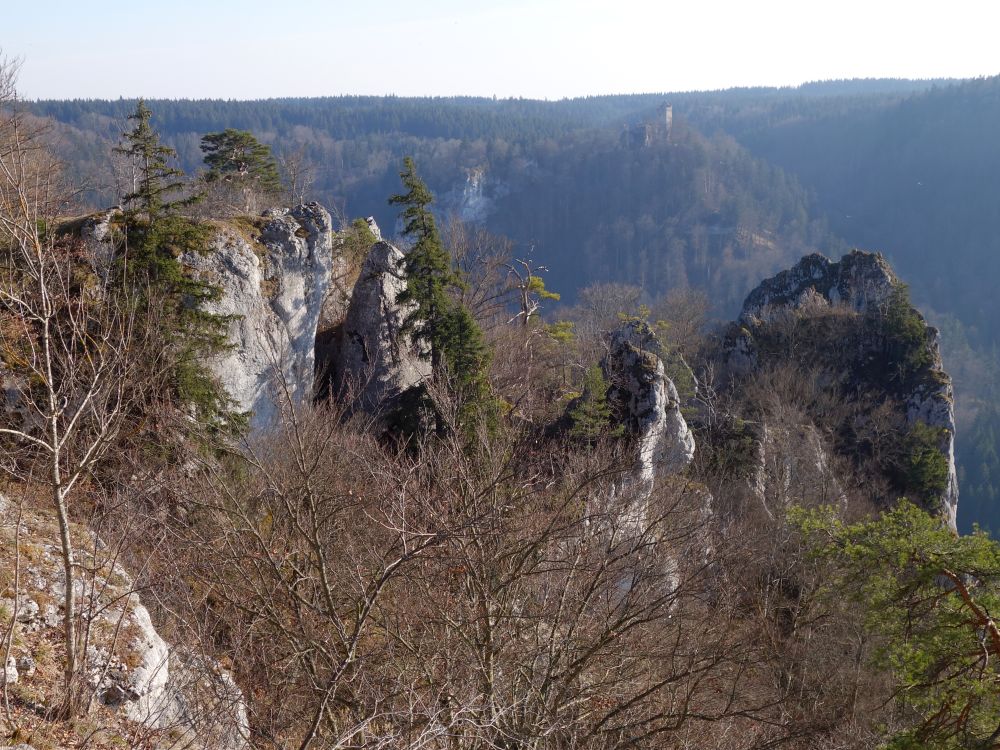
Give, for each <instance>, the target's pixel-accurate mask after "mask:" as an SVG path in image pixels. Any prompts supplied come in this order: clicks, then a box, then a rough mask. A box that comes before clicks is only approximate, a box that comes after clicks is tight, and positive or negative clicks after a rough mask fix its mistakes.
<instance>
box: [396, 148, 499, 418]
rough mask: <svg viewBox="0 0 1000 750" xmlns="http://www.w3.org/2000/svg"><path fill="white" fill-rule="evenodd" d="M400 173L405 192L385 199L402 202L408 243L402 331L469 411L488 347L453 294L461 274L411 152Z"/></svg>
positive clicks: (476, 405)
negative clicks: (424, 351) (406, 308)
mask: <svg viewBox="0 0 1000 750" xmlns="http://www.w3.org/2000/svg"><path fill="white" fill-rule="evenodd" d="M400 178H401V179H402V181H403V187H404V188H406V192H405V193H402V194H400V195H394V196H392V197H391V198H390V199H389V203H390V204H393V205H401V206H403V207H404V208H403V211H402V212H401V216H402V217H403V219H404V221H405V225H404V228H403V235H404V236H405V237H407V238H409V239H410V240H411V241H412V245H411V247H410V250H409V252H408V253H407V254H406V255H405V257H404V258H403V261H402V264H403V270H404V272H405V274H406V289H404V290H403V291H402V292H401V293H400V294H399V296H398V298H397V301H398V302H400V303H402V304H410V303H413V304H414V309H413V312H412V313H410V315H409V316H408V317H407V318H406V320H405V321H404V322H403V332H404V333H409V334H410V335H411V336H412V337H413V338H414V339H415V340H417V341H421V342H423V343H425V344H426V345H427V349H428V351H429V355H428V356H429V357H430V360H431V373H432V377H433V378H434V379H435V380H436V381H438V382H440V381H441V380H442V379H444V378H447V380H448V382H449V383H450V384H452V386H453V387H454V388H455V389H456V390H457V391H459V393H458V395H459V397H460V398H461V399H462V400H463V402H464V403H465V404H466V407H465V408H464V412H465V414H466V415H469V414H471V413H472V412H475V411H480V410H481V407H483V406H484V405H485V403H486V402H487V401H489V385H488V383H487V380H486V367H487V365H488V364H489V351H488V349H487V346H486V342H485V340H484V338H483V332H482V329H480V327H479V325H478V324H477V323H476V321H475V319H474V318H473V317H472V314H471V313H470V312H469V311H468V310H467V309H466V308H465V307H464V306H463V305H462V304H461V303H460V302H459V301H458V300H457V299H456V297H455V296H454V294H453V292H455V291H456V290H458V289H461V287H462V280H461V278H460V277H459V275H458V274H457V273H456V271H455V270H454V268H453V267H452V261H451V254H450V253H449V252H448V250H447V249H446V248H445V246H444V243H443V242H442V240H441V235H440V233H439V232H438V229H437V225H436V223H435V221H434V215H433V213H432V212H431V210H430V205H431V203H432V202H433V200H434V197H433V196H432V195H431V192H430V190H428V188H427V186H426V185H425V184H424V182H423V181H422V180H421V179H420V177H419V176H418V175H417V172H416V167H415V166H414V163H413V159H412V158H410V157H406V158H405V159H404V160H403V171H402V172H401V173H400ZM439 428H440V425H439Z"/></svg>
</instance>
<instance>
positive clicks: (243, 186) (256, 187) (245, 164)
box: [201, 128, 281, 211]
mask: <svg viewBox="0 0 1000 750" xmlns="http://www.w3.org/2000/svg"><path fill="white" fill-rule="evenodd" d="M201 150H202V152H203V153H204V154H205V165H206V166H207V167H208V172H206V173H205V182H207V183H208V184H210V185H212V184H225V185H227V186H229V187H232V188H233V189H235V190H237V191H238V192H239V193H240V194H241V196H242V198H243V203H244V209H245V210H247V211H249V207H250V204H251V203H252V202H253V197H254V196H255V195H260V196H263V197H272V196H276V195H278V194H279V193H280V192H281V177H280V176H279V174H278V164H277V162H275V160H274V157H273V156H272V155H271V147H270V146H266V145H264V144H263V143H261V142H260V141H258V140H257V139H256V138H255V137H254V136H253V134H252V133H250V132H249V131H247V130H235V129H233V128H227V129H226V130H224V131H222V132H221V133H208V134H207V135H204V136H202V139H201Z"/></svg>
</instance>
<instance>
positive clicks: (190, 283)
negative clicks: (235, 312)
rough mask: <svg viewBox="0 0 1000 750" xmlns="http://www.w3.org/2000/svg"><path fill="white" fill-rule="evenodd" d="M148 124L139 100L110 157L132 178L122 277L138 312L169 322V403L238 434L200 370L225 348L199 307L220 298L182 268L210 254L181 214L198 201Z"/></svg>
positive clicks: (236, 418) (221, 323)
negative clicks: (147, 310) (140, 296)
mask: <svg viewBox="0 0 1000 750" xmlns="http://www.w3.org/2000/svg"><path fill="white" fill-rule="evenodd" d="M151 117H152V112H151V111H150V110H149V108H148V107H147V106H146V103H145V102H144V101H143V100H141V99H140V100H139V103H138V105H137V106H136V110H135V112H134V113H133V114H131V115H130V116H129V120H132V121H134V122H135V127H134V128H133V129H132V130H131V131H129V132H127V133H124V134H123V139H124V140H123V143H122V145H120V146H118V147H116V148H115V149H114V151H115V152H116V153H119V154H123V155H125V156H127V157H129V158H130V159H131V161H132V168H133V174H134V177H133V190H132V192H130V193H128V194H127V195H125V196H124V197H123V199H122V200H123V203H124V205H125V211H124V218H123V222H122V227H121V229H122V230H123V233H124V242H123V249H124V252H123V253H122V254H121V261H122V272H123V273H125V274H128V276H129V277H131V278H132V279H133V280H134V279H136V278H138V279H139V280H140V282H141V285H142V286H143V287H145V288H147V289H148V290H149V292H148V294H147V295H146V297H145V299H144V300H143V301H142V304H143V305H147V306H149V305H156V306H158V307H159V308H160V309H161V312H162V313H163V315H162V316H161V319H164V320H166V321H167V322H168V325H167V326H165V327H164V329H163V331H162V335H163V337H164V346H165V347H168V348H169V349H170V350H171V362H172V372H171V384H172V390H173V392H172V393H171V394H170V398H171V399H172V400H174V401H175V402H177V403H183V404H186V405H188V406H191V407H193V408H194V409H195V411H196V413H197V414H198V416H199V417H201V418H202V419H203V420H205V421H206V422H208V423H209V424H211V425H215V426H221V425H223V424H225V425H226V426H228V427H231V428H233V427H237V426H239V425H241V424H242V423H243V419H242V418H241V417H240V415H237V414H234V413H233V412H232V411H231V403H230V400H229V398H228V396H227V395H226V394H225V391H224V390H223V389H222V388H221V387H220V386H219V385H218V384H217V383H216V382H215V381H214V379H213V378H212V376H211V374H210V373H209V372H208V370H207V368H206V367H205V366H204V364H203V362H204V360H205V358H206V357H208V356H210V355H211V354H213V353H216V352H219V351H221V350H222V349H224V348H225V346H226V345H227V344H226V338H225V329H226V325H227V323H228V319H227V318H225V317H223V316H219V315H214V314H211V313H208V312H205V311H204V310H203V309H202V303H204V302H206V301H209V300H213V299H217V298H218V295H219V289H218V288H217V287H215V286H214V285H212V284H209V283H206V282H204V281H200V280H198V279H195V278H192V277H191V276H190V275H189V274H187V273H185V271H184V266H183V264H182V263H181V260H180V257H181V256H182V255H184V254H185V253H204V252H207V250H208V240H209V238H210V236H211V228H210V227H209V226H207V225H204V224H199V223H198V222H195V221H193V220H191V219H189V218H187V217H185V216H183V215H182V214H181V213H180V209H181V208H182V207H184V206H188V205H190V204H191V203H193V202H194V201H195V200H197V198H198V196H197V195H188V196H184V195H183V193H184V191H185V188H186V187H187V183H186V182H185V181H184V179H183V178H184V172H183V171H181V170H180V169H177V168H175V167H172V166H171V165H170V164H169V163H168V159H171V158H173V157H174V156H175V152H174V150H173V149H171V148H168V147H166V146H163V145H162V144H161V143H160V140H159V136H158V135H157V133H156V131H155V130H153V128H152V126H151V124H150V119H151Z"/></svg>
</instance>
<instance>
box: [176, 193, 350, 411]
mask: <svg viewBox="0 0 1000 750" xmlns="http://www.w3.org/2000/svg"><path fill="white" fill-rule="evenodd" d="M263 218H264V219H265V223H264V225H263V228H262V229H261V230H260V236H259V238H257V239H256V240H251V239H249V238H247V237H246V236H244V234H242V233H241V232H239V231H237V230H236V229H233V228H227V227H225V225H223V228H222V229H220V231H219V233H218V234H217V235H216V237H215V238H214V239H213V240H212V243H211V248H210V251H209V252H208V253H205V254H199V253H189V254H186V255H184V256H183V257H182V261H183V262H184V264H185V265H186V266H188V267H189V268H191V269H192V270H193V271H194V272H195V273H196V274H197V275H198V277H199V278H201V279H203V280H205V281H208V282H210V283H213V284H216V285H218V286H219V288H220V289H221V296H220V298H219V299H218V300H215V301H210V302H207V303H205V304H204V305H203V309H205V310H206V311H207V312H211V313H214V314H217V315H225V316H231V318H232V319H231V322H230V324H229V331H228V340H229V343H230V344H231V345H232V349H231V350H229V351H226V352H223V353H221V354H219V355H217V356H215V357H213V358H212V359H211V360H210V361H209V362H208V365H209V367H210V369H211V371H212V372H213V374H214V375H215V376H216V377H217V378H218V380H219V382H220V383H221V384H222V386H223V387H224V388H225V390H226V392H227V393H228V394H229V395H230V397H232V399H233V400H234V401H235V402H236V405H237V408H238V409H240V410H243V411H252V412H253V418H252V420H251V427H252V428H254V429H263V428H266V427H268V426H271V425H273V424H275V423H276V421H277V416H278V413H279V412H278V408H277V403H278V401H279V399H280V396H279V394H280V393H281V392H282V391H285V390H287V392H288V393H289V394H290V396H291V398H292V400H293V401H302V400H304V399H309V398H312V396H313V386H314V383H313V380H314V364H315V344H316V328H317V324H318V322H319V317H320V313H321V309H322V306H323V301H324V299H325V298H326V295H327V290H328V287H329V285H330V278H331V269H332V265H333V232H332V228H331V221H330V214H329V213H328V212H327V210H326V209H325V208H323V207H322V206H320V205H319V204H318V203H309V204H306V205H302V206H297V207H295V208H291V209H287V208H282V209H272V210H270V211H267V212H265V213H264V215H263ZM282 381H283V382H282ZM279 384H280V387H279Z"/></svg>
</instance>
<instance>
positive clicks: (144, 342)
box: [0, 63, 158, 714]
mask: <svg viewBox="0 0 1000 750" xmlns="http://www.w3.org/2000/svg"><path fill="white" fill-rule="evenodd" d="M13 73H14V69H13V68H12V66H11V64H10V63H6V64H5V65H0V87H2V88H3V92H4V95H5V97H6V98H4V99H2V100H0V351H2V352H3V354H4V357H3V361H4V363H5V364H4V365H0V366H3V367H5V368H6V370H7V372H6V376H5V377H6V379H7V381H8V383H9V385H8V387H7V393H8V399H9V400H11V401H12V402H13V404H12V405H13V407H14V408H13V409H12V410H10V411H8V412H7V413H6V414H4V415H0V419H2V420H3V421H2V423H0V439H2V440H3V441H4V442H5V443H6V444H7V445H8V446H10V447H11V449H12V455H11V458H10V460H9V461H8V462H6V463H5V464H4V466H3V468H4V470H6V471H7V472H8V473H9V474H11V475H12V476H13V477H14V478H15V479H18V480H21V481H39V482H42V483H44V484H45V486H46V487H47V491H48V493H49V496H50V499H51V504H52V507H53V509H54V511H55V513H56V515H57V517H58V520H59V531H60V544H61V549H62V561H63V573H64V577H65V584H66V585H65V595H64V601H63V623H64V628H65V641H64V644H65V649H66V657H65V658H66V663H65V688H66V695H65V697H64V705H63V710H64V712H65V713H66V714H72V713H73V712H75V711H76V710H78V698H79V685H78V680H77V677H78V668H79V662H78V658H77V657H78V653H77V646H78V635H79V633H78V627H77V626H78V622H77V614H78V613H77V590H78V586H77V585H76V560H75V555H74V545H73V540H72V536H71V529H70V523H71V506H72V504H73V502H74V498H75V497H76V496H77V495H78V494H79V493H80V492H81V491H82V487H83V485H84V484H86V482H87V481H88V478H89V476H90V475H91V473H92V472H93V471H94V470H95V468H96V467H97V466H98V465H99V464H100V463H101V461H102V460H103V459H104V458H105V457H106V456H107V455H108V452H109V451H110V450H111V448H112V446H113V445H114V443H115V441H116V439H117V438H118V436H119V435H120V433H121V432H122V430H123V429H125V428H126V426H127V425H128V423H129V419H130V418H131V417H132V416H134V415H135V413H136V411H135V409H134V407H135V405H136V403H137V402H138V401H141V400H143V399H145V398H146V396H145V395H143V391H144V389H146V388H149V387H154V388H155V386H156V384H155V383H146V384H142V383H140V380H141V374H144V373H150V372H154V371H155V365H153V366H152V367H151V363H155V362H156V361H157V359H158V356H157V355H156V354H155V353H153V347H152V346H151V345H150V341H151V333H150V331H151V330H153V329H154V328H155V321H153V320H144V321H142V322H140V321H139V320H137V311H138V305H137V304H136V294H135V290H130V289H128V288H127V286H123V285H117V284H116V283H115V278H116V276H115V274H113V273H111V272H110V268H106V269H104V271H106V272H103V273H102V272H96V271H95V269H94V267H93V266H92V265H91V266H90V267H89V268H88V263H87V262H86V261H87V250H86V248H85V247H84V245H83V244H82V243H81V242H80V241H79V240H78V239H74V238H72V237H61V236H60V234H59V232H58V231H57V228H56V225H57V217H58V216H59V214H60V211H65V205H66V204H65V199H64V197H63V193H61V192H60V190H59V186H58V165H57V164H56V163H55V162H54V161H53V159H52V158H51V157H50V156H49V153H48V151H47V150H46V148H45V144H44V139H43V133H42V132H40V131H39V130H38V129H36V128H32V127H30V126H29V124H28V123H27V122H26V121H25V118H24V115H23V111H22V109H21V107H20V105H19V102H18V100H17V97H16V93H15V91H14V88H13V80H12V78H13Z"/></svg>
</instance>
